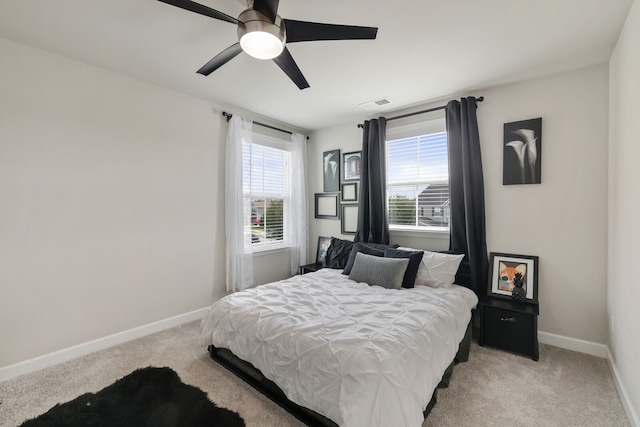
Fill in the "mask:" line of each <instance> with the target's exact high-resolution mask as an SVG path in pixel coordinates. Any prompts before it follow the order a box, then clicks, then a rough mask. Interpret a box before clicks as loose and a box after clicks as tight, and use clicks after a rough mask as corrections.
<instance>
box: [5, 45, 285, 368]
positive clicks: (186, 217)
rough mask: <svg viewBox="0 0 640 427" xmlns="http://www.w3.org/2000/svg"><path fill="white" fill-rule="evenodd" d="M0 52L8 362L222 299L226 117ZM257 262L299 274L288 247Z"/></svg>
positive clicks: (160, 93)
mask: <svg viewBox="0 0 640 427" xmlns="http://www.w3.org/2000/svg"><path fill="white" fill-rule="evenodd" d="M0 57H1V58H2V66H1V67H0V94H2V95H1V96H0V203H1V206H2V207H1V208H0V337H1V339H2V345H1V346H0V368H1V367H4V366H8V365H11V364H14V363H17V362H22V361H25V360H27V359H30V358H33V357H37V356H41V355H44V354H47V353H50V352H53V351H56V350H61V349H66V348H68V347H71V346H74V345H77V344H82V343H85V342H88V341H91V340H95V339H99V338H103V337H105V336H108V335H110V334H114V333H119V332H123V331H127V330H130V329H132V328H136V327H139V326H143V325H147V324H149V323H153V322H157V321H160V320H163V319H167V318H170V317H173V316H178V315H182V314H184V313H188V312H190V311H193V310H198V309H201V308H204V307H207V306H208V305H210V304H211V303H212V302H213V301H215V300H216V299H218V298H219V297H220V296H222V295H224V294H225V246H224V245H225V237H224V206H223V203H222V202H221V200H224V144H223V141H224V140H225V135H226V123H225V122H224V119H223V118H222V116H221V115H220V113H219V112H215V111H214V110H213V109H212V106H211V105H210V104H209V103H207V102H204V101H202V100H199V99H195V98H192V97H188V96H184V95H181V94H178V93H175V92H171V91H169V90H166V89H163V88H160V87H157V86H154V85H150V84H147V83H144V82H140V81H137V80H133V79H130V78H127V77H125V76H122V75H119V74H114V73H111V72H108V71H105V70H102V69H99V68H95V67H92V66H90V65H87V64H83V63H80V62H76V61H73V60H70V59H67V58H64V57H60V56H57V55H54V54H50V53H47V52H44V51H41V50H37V49H32V48H30V47H27V46H24V45H20V44H17V43H14V42H11V41H8V40H6V39H0ZM256 258H259V259H257V260H256V266H255V268H254V271H255V275H256V283H264V282H266V281H269V280H277V279H281V278H283V277H287V276H288V275H289V269H290V266H289V253H288V251H284V252H278V253H275V254H269V255H263V256H260V257H256Z"/></svg>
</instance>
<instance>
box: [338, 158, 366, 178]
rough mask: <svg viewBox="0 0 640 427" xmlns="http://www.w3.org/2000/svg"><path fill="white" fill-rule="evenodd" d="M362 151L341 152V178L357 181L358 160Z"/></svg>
mask: <svg viewBox="0 0 640 427" xmlns="http://www.w3.org/2000/svg"><path fill="white" fill-rule="evenodd" d="M361 158H362V151H353V152H351V153H344V154H342V180H343V181H357V180H359V179H360V161H361Z"/></svg>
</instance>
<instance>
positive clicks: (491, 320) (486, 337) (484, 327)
mask: <svg viewBox="0 0 640 427" xmlns="http://www.w3.org/2000/svg"><path fill="white" fill-rule="evenodd" d="M479 307H480V340H479V344H480V345H485V344H486V345H488V346H492V347H497V348H501V349H503V350H507V351H513V352H515V353H520V354H525V355H527V356H531V358H533V360H538V354H539V353H538V313H539V309H538V304H528V303H521V302H517V301H511V300H507V299H500V298H491V297H483V298H482V299H481V300H480V304H479Z"/></svg>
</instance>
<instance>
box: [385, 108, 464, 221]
mask: <svg viewBox="0 0 640 427" xmlns="http://www.w3.org/2000/svg"><path fill="white" fill-rule="evenodd" d="M445 128H446V126H445V121H444V118H442V119H438V120H430V121H428V122H424V123H419V124H414V125H409V126H403V127H397V128H391V129H388V130H387V209H388V215H389V227H390V228H391V229H392V230H393V229H396V230H397V229H418V230H432V231H448V230H449V219H450V215H451V209H450V205H449V203H450V202H449V158H448V154H447V133H446V130H445Z"/></svg>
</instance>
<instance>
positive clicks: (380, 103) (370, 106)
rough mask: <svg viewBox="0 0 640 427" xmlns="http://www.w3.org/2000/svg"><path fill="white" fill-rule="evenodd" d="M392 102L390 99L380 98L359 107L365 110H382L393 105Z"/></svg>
mask: <svg viewBox="0 0 640 427" xmlns="http://www.w3.org/2000/svg"><path fill="white" fill-rule="evenodd" d="M391 103H392V101H391V100H390V99H389V98H380V99H376V100H375V101H369V102H365V103H364V104H360V105H359V107H360V108H363V109H365V110H380V109H382V108H384V107H385V106H387V105H389V104H391Z"/></svg>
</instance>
